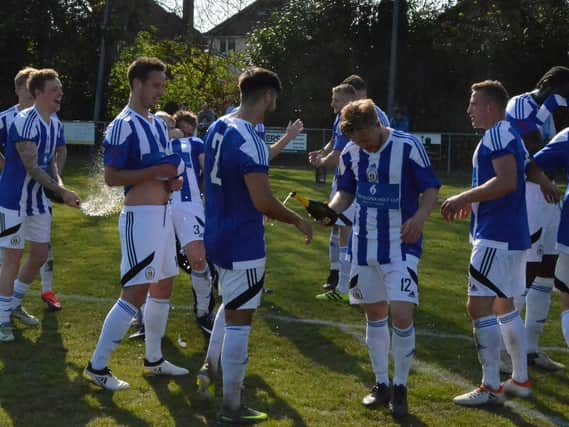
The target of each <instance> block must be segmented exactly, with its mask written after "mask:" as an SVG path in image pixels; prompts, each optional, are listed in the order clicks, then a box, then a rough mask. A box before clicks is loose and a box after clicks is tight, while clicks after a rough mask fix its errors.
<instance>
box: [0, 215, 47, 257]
mask: <svg viewBox="0 0 569 427" xmlns="http://www.w3.org/2000/svg"><path fill="white" fill-rule="evenodd" d="M50 236H51V214H50V213H45V214H41V215H32V216H20V215H19V214H18V212H17V211H11V210H8V209H2V210H1V211H0V248H10V249H24V242H25V241H28V242H35V243H49V242H50V240H51V239H50Z"/></svg>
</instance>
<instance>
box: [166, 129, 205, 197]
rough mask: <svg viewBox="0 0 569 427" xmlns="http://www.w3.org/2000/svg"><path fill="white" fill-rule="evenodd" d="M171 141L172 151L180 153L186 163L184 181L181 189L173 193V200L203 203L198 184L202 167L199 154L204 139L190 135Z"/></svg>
mask: <svg viewBox="0 0 569 427" xmlns="http://www.w3.org/2000/svg"><path fill="white" fill-rule="evenodd" d="M170 143H171V144H172V151H173V152H174V153H176V154H178V155H179V156H180V157H181V158H182V160H183V161H184V164H185V165H186V170H185V172H184V183H183V184H182V188H181V189H180V191H175V192H174V193H172V202H173V203H182V202H196V203H201V192H200V188H199V185H198V180H199V176H200V172H201V167H200V164H199V161H198V156H199V155H200V154H202V153H203V141H202V140H201V139H200V138H195V137H189V138H180V139H173V140H172V141H171V142H170Z"/></svg>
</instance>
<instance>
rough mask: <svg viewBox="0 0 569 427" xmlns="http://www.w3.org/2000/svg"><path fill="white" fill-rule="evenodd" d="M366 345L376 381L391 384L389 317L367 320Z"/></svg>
mask: <svg viewBox="0 0 569 427" xmlns="http://www.w3.org/2000/svg"><path fill="white" fill-rule="evenodd" d="M366 345H367V351H368V353H369V358H370V360H371V366H372V368H373V373H374V374H375V382H376V383H378V384H385V385H389V369H388V367H389V325H388V324H387V317H386V318H385V319H381V320H368V321H367V326H366Z"/></svg>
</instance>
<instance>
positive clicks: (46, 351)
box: [0, 311, 149, 427]
mask: <svg viewBox="0 0 569 427" xmlns="http://www.w3.org/2000/svg"><path fill="white" fill-rule="evenodd" d="M0 361H1V362H2V364H3V365H4V370H3V372H2V375H1V376H0V398H1V400H0V402H1V403H2V408H3V409H4V411H5V412H6V414H7V415H8V416H9V417H10V419H11V421H12V423H13V425H14V426H15V427H19V426H22V427H24V426H25V427H28V426H31V425H42V426H52V425H53V426H61V425H62V423H64V424H66V425H85V424H87V423H88V422H89V421H91V420H93V419H96V418H100V417H105V416H109V417H112V418H113V420H115V421H116V422H117V423H119V424H121V425H129V426H141V427H146V426H149V424H148V423H147V422H145V421H144V420H142V419H140V418H139V417H137V416H136V415H134V414H133V413H131V412H129V411H128V410H124V409H121V408H118V407H117V406H116V404H115V403H114V402H113V394H112V393H109V392H108V391H104V390H97V392H96V393H95V392H93V391H92V388H91V387H90V386H89V385H88V384H87V382H86V381H85V380H84V379H83V378H82V376H81V374H82V371H83V368H84V367H83V366H77V365H75V364H69V363H68V362H67V349H66V348H65V346H64V342H63V339H62V337H61V331H60V325H59V321H58V317H57V314H56V313H49V312H47V311H46V312H45V314H44V316H43V319H42V322H41V334H40V336H39V337H38V339H37V341H36V342H33V341H31V340H29V339H26V338H25V337H23V336H22V335H21V333H20V332H19V330H16V341H15V342H13V343H7V344H3V345H2V351H1V352H0ZM70 374H71V375H70ZM93 399H95V400H98V401H99V404H100V406H101V407H102V408H101V409H99V408H95V407H93V406H91V405H89V404H88V403H87V400H93Z"/></svg>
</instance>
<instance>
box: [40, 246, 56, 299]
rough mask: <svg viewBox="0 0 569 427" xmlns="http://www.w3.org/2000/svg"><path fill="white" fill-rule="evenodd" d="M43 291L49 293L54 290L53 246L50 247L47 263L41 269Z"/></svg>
mask: <svg viewBox="0 0 569 427" xmlns="http://www.w3.org/2000/svg"><path fill="white" fill-rule="evenodd" d="M40 277H41V291H42V292H49V291H51V290H52V289H53V288H52V286H53V253H52V251H51V244H50V245H49V246H48V251H47V261H46V262H45V263H44V265H42V266H41V268H40Z"/></svg>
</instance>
